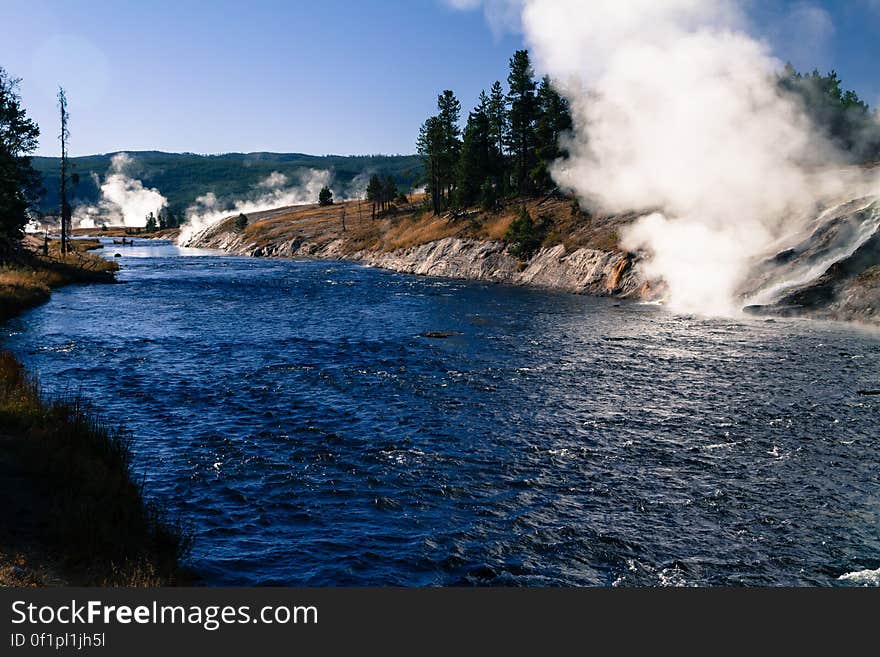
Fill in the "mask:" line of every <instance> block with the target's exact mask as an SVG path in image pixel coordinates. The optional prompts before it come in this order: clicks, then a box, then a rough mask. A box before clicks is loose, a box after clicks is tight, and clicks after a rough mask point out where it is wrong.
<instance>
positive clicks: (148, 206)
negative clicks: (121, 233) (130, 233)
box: [73, 153, 168, 228]
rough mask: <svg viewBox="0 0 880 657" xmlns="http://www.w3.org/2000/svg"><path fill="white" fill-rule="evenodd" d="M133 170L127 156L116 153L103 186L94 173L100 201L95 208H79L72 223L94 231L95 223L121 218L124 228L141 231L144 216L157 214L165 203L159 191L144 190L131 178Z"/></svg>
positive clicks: (80, 206)
mask: <svg viewBox="0 0 880 657" xmlns="http://www.w3.org/2000/svg"><path fill="white" fill-rule="evenodd" d="M134 167H135V161H134V159H133V158H132V157H131V156H130V155H129V154H128V153H117V154H116V155H114V156H113V158H112V159H111V161H110V169H109V170H108V172H107V176H106V177H105V178H104V182H103V183H101V182H100V180H99V179H98V177H97V175H94V174H93V179H94V181H95V185H96V186H99V187H100V189H101V200H100V202H99V203H98V205H78V206H77V207H76V209H75V211H74V216H73V220H74V223H75V224H76V225H77V226H79V227H80V228H95V227H96V226H97V224H98V223H105V222H106V223H114V220H117V219H118V218H120V217H121V218H122V223H123V224H124V225H125V226H126V227H127V228H143V227H144V226H146V225H147V215H149V214H150V213H151V212H152V213H153V214H154V215H158V213H159V211H160V210H161V209H162V208H164V207H165V206H166V205H168V201H167V199H166V198H165V197H164V196H162V194H160V193H159V190H158V189H153V188H148V187H144V185H143V183H142V182H141V181H140V180H138V179H136V178H133V177H132V176H131V174H132V173H133V169H134ZM116 223H118V222H116Z"/></svg>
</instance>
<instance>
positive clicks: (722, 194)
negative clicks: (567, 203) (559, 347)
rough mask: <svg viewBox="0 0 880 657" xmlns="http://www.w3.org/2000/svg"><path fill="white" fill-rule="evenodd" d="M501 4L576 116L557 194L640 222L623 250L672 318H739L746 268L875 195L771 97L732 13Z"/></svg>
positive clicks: (715, 3) (770, 63)
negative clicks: (823, 209) (510, 9)
mask: <svg viewBox="0 0 880 657" xmlns="http://www.w3.org/2000/svg"><path fill="white" fill-rule="evenodd" d="M511 2H512V4H514V5H517V6H520V8H521V20H522V29H523V31H524V32H525V35H526V39H527V41H528V43H529V45H530V47H531V49H532V51H533V53H534V54H535V56H536V59H537V64H538V67H539V69H541V70H545V71H547V72H549V73H550V74H551V75H552V76H553V77H554V78H555V79H556V80H557V84H558V85H559V87H560V91H561V92H562V93H564V94H565V95H566V96H567V97H568V99H569V100H570V101H571V104H572V112H573V116H574V120H575V131H574V135H573V136H572V138H571V140H570V143H569V144H568V148H569V151H570V153H571V158H570V159H569V160H566V161H563V162H560V163H558V164H557V166H556V167H555V168H554V171H553V176H554V178H555V180H556V181H557V182H558V183H559V184H560V186H562V187H564V188H568V189H570V190H573V191H574V192H576V193H577V194H578V196H579V197H580V198H581V199H582V200H583V202H584V203H585V204H586V205H587V206H590V207H593V208H594V209H598V210H600V211H605V212H618V211H625V210H632V209H637V210H638V209H642V210H644V211H645V214H646V216H644V217H643V218H642V219H641V220H639V221H637V222H636V223H635V224H634V225H633V226H632V227H631V228H629V229H628V230H626V231H625V233H624V234H623V235H621V243H622V246H623V247H624V248H626V249H629V250H633V251H635V250H644V251H646V252H647V253H648V254H649V257H648V260H647V262H646V267H645V269H646V273H647V274H648V275H649V276H650V277H654V278H657V279H662V280H663V281H665V283H666V284H667V286H668V299H667V303H668V304H669V305H670V306H672V307H673V308H674V309H676V310H679V311H684V312H699V313H708V314H727V313H732V312H736V311H737V310H738V309H739V307H741V305H742V304H741V303H737V302H736V297H737V291H738V289H739V288H740V286H741V285H742V283H743V279H744V277H745V276H746V275H747V272H748V270H749V268H750V266H751V264H752V263H754V261H755V260H756V259H757V258H759V257H761V256H763V255H766V254H768V253H770V252H771V251H772V248H774V247H775V246H777V245H779V244H780V243H781V242H782V241H784V238H786V236H788V237H793V236H796V235H798V234H799V233H800V232H802V231H803V230H805V229H806V228H807V225H808V224H807V221H808V219H811V218H814V217H815V216H816V214H817V211H816V208H817V207H818V206H821V205H827V204H830V203H833V202H835V201H837V200H840V199H839V198H838V197H840V196H841V195H842V194H844V193H846V194H848V195H849V197H850V198H852V197H854V196H856V195H859V194H863V193H868V192H870V191H872V190H871V181H870V180H867V179H863V178H856V179H854V178H853V177H852V176H850V177H849V179H846V178H845V177H844V176H843V175H841V173H840V172H841V169H840V168H839V165H841V164H842V163H843V158H842V156H841V155H840V154H839V153H837V152H836V151H835V149H834V148H833V147H832V146H831V145H830V144H829V143H827V142H826V141H825V140H824V139H823V138H821V137H820V136H819V135H818V134H817V132H816V131H815V130H814V129H813V127H812V126H811V125H810V123H809V121H808V120H807V119H806V117H805V116H804V115H803V113H802V111H801V110H800V108H799V106H798V105H797V104H796V103H795V102H794V101H793V100H791V99H789V98H787V97H783V96H782V95H780V93H779V91H778V90H777V85H776V84H775V79H774V73H775V72H776V71H778V70H780V69H781V67H782V65H781V63H780V62H779V61H777V60H776V59H774V57H773V56H772V54H771V52H770V50H769V46H768V45H767V44H765V43H762V42H761V41H759V40H757V39H756V38H753V37H752V36H750V35H749V34H748V33H747V31H746V26H747V20H746V17H745V16H744V14H743V12H741V11H740V8H739V5H738V4H737V3H736V2H734V1H733V0H663V1H662V2H656V1H655V0H591V1H590V2H582V1H580V0H522V1H521V2H516V1H515V0H511ZM469 4H471V5H473V4H474V3H469ZM853 186H854V187H855V188H854V187H853ZM873 191H874V192H876V191H880V190H878V188H877V187H876V185H874V189H873Z"/></svg>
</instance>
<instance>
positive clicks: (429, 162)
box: [367, 116, 443, 214]
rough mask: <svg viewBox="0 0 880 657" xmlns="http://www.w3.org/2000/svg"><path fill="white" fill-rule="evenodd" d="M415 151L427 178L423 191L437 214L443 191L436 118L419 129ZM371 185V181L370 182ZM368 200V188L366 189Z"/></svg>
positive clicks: (441, 136) (441, 206)
mask: <svg viewBox="0 0 880 657" xmlns="http://www.w3.org/2000/svg"><path fill="white" fill-rule="evenodd" d="M416 150H417V151H418V153H419V155H421V156H422V162H423V164H424V166H425V176H426V178H427V180H426V184H425V191H426V192H427V194H428V196H429V197H430V199H431V208H432V209H433V210H434V214H439V213H440V211H441V210H442V208H443V191H442V187H441V183H440V180H441V168H442V164H441V160H442V152H443V131H442V127H441V125H440V119H439V117H436V116H431V117H428V119H427V120H426V121H425V122H424V123H423V124H422V127H421V128H420V129H419V138H418V140H417V141H416ZM370 183H371V184H372V180H371V181H370ZM367 192H368V195H367V198H368V199H369V187H368V188H367Z"/></svg>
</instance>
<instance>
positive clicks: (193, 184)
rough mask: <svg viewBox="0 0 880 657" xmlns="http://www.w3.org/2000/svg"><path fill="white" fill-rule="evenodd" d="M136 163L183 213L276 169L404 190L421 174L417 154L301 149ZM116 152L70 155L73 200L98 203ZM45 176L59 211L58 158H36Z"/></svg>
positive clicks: (138, 156) (47, 199) (139, 173)
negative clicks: (386, 183)
mask: <svg viewBox="0 0 880 657" xmlns="http://www.w3.org/2000/svg"><path fill="white" fill-rule="evenodd" d="M128 153H129V155H131V156H132V159H133V161H134V164H135V169H134V170H132V171H131V172H130V174H131V175H132V176H134V177H137V178H139V179H140V180H141V181H142V182H143V184H144V185H145V186H147V187H155V188H157V189H158V190H159V191H160V192H161V193H162V194H163V195H164V196H165V197H166V198H167V199H168V203H169V207H170V208H172V209H173V210H175V211H178V212H179V211H183V210H184V209H185V208H186V207H187V206H189V205H190V204H192V203H193V201H195V199H196V197H197V196H201V195H203V194H205V193H207V192H213V193H214V194H216V195H217V197H218V198H240V197H243V196H245V195H247V194H249V193H251V192H252V191H253V190H254V188H255V186H257V185H258V184H259V183H260V182H261V181H263V180H265V179H266V178H267V177H268V176H269V175H270V174H272V173H273V172H276V171H277V172H280V173H282V174H285V175H288V176H292V177H293V176H295V174H296V172H297V170H299V169H312V168H313V169H328V170H331V171H333V174H334V182H335V183H336V184H338V185H339V186H340V187H345V186H346V185H347V184H349V183H351V181H352V180H353V179H354V178H355V177H356V176H358V175H359V174H362V173H368V174H373V173H375V174H378V175H381V176H388V175H390V176H392V177H393V178H394V180H395V182H396V183H397V185H398V186H399V187H400V188H401V189H409V188H411V187H412V186H413V185H415V184H418V181H419V180H420V179H421V178H422V165H421V162H420V161H419V158H418V157H416V156H410V155H390V156H386V155H356V156H342V155H327V156H317V155H305V154H302V153H226V154H223V155H196V154H193V153H163V152H159V151H128ZM113 155H115V153H106V154H103V155H89V156H85V157H76V158H71V164H72V171H73V173H75V174H78V176H79V183H78V184H77V186H76V188H75V190H74V198H75V199H76V201H78V202H79V203H89V204H93V203H95V202H96V201H97V200H98V199H99V197H100V191H99V186H98V184H96V181H95V179H94V176H93V175H92V174H96V175H97V176H98V180H99V181H102V180H103V179H104V177H105V174H106V173H107V170H108V169H109V167H110V160H111V158H112V157H113ZM33 166H34V168H35V169H36V170H37V171H38V172H39V173H41V174H42V176H43V186H44V187H45V194H44V195H43V196H42V198H41V199H40V202H39V206H38V207H39V209H40V210H42V211H43V212H47V213H53V212H57V208H58V179H59V173H58V171H59V161H58V158H54V157H35V158H33Z"/></svg>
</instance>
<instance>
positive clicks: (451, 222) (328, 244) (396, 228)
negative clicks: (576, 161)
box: [183, 197, 659, 300]
mask: <svg viewBox="0 0 880 657" xmlns="http://www.w3.org/2000/svg"><path fill="white" fill-rule="evenodd" d="M520 208H525V209H526V210H527V211H528V212H529V213H530V215H531V216H533V217H534V219H535V223H536V226H537V228H536V229H535V230H536V233H537V236H536V240H537V238H538V237H540V238H541V239H540V240H538V243H537V244H536V246H535V248H534V249H533V250H532V251H530V252H529V253H527V254H524V255H514V253H513V249H512V248H511V244H510V243H509V242H508V241H507V239H506V236H507V235H508V233H509V229H510V226H511V223H512V222H513V221H514V219H515V217H516V215H517V213H518V211H519V209H520ZM368 209H369V208H367V209H366V210H368ZM366 210H365V209H364V207H363V206H362V205H361V204H360V203H359V202H357V201H346V202H343V203H338V204H334V205H331V206H326V207H320V206H313V205H310V206H293V207H289V208H279V209H275V210H268V211H265V212H260V213H253V214H251V215H250V216H249V217H248V219H249V224H248V225H247V226H246V227H245V228H244V229H243V230H242V229H236V227H235V223H234V218H231V217H230V218H228V219H225V220H223V221H220V222H218V223H216V224H213V225H211V226H208V227H207V228H204V229H203V230H201V231H199V232H196V233H195V234H194V235H193V236H192V237H191V238H190V239H189V240H186V239H184V240H183V245H184V246H191V247H195V248H213V249H218V250H220V251H224V252H226V253H229V254H232V255H240V256H249V257H279V258H310V259H315V260H345V261H350V262H357V263H361V264H365V265H368V266H372V267H379V268H382V269H387V270H390V271H396V272H399V273H405V274H414V275H420V276H438V277H445V278H452V279H460V280H474V281H482V282H489V283H503V284H508V285H517V286H528V287H535V288H544V289H552V290H558V291H562V292H570V293H574V294H589V295H593V296H611V297H618V298H622V299H641V300H653V299H654V298H655V297H656V296H657V293H658V291H659V290H656V289H655V288H654V287H652V286H651V285H650V284H649V283H648V282H647V280H646V278H645V277H644V275H643V274H642V272H641V257H640V256H639V255H637V254H632V253H628V252H626V251H624V250H622V249H620V248H619V246H618V243H617V240H618V236H617V232H618V229H619V228H620V227H621V226H622V225H625V224H626V223H628V222H630V221H632V220H634V219H635V215H622V216H615V217H591V216H589V215H587V214H585V213H583V212H582V211H580V210H579V209H576V207H575V206H574V205H573V203H572V201H571V200H570V199H565V198H550V197H548V198H545V199H516V200H514V201H511V202H510V203H508V204H507V206H506V207H504V208H502V209H501V210H499V211H497V212H493V213H488V212H480V211H471V212H466V213H462V214H459V215H452V214H447V215H440V216H438V215H433V214H432V213H430V212H428V211H426V210H425V209H424V208H423V206H422V204H421V200H420V199H414V200H413V202H412V203H410V204H409V205H407V206H403V207H401V208H396V209H394V210H393V211H391V212H388V213H385V214H382V215H380V216H377V217H376V219H372V218H371V216H370V214H369V212H368V211H366ZM343 221H344V222H345V230H343V229H342V225H343Z"/></svg>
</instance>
